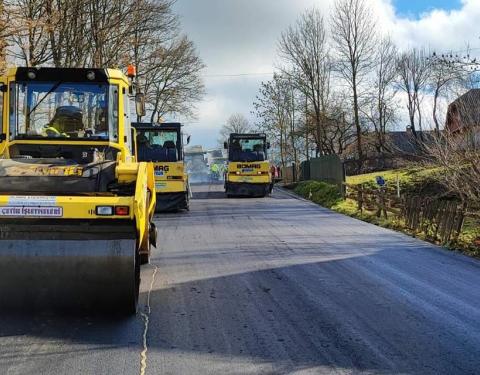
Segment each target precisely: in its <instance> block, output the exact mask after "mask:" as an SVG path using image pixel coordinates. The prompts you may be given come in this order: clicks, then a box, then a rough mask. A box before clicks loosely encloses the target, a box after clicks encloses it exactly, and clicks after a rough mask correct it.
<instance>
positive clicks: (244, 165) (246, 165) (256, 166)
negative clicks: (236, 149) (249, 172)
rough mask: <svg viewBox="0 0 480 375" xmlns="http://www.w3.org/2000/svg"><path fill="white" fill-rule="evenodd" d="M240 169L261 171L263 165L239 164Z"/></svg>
mask: <svg viewBox="0 0 480 375" xmlns="http://www.w3.org/2000/svg"><path fill="white" fill-rule="evenodd" d="M237 168H238V169H244V168H255V169H260V168H261V165H260V164H237Z"/></svg>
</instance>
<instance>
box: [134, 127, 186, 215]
mask: <svg viewBox="0 0 480 375" xmlns="http://www.w3.org/2000/svg"><path fill="white" fill-rule="evenodd" d="M133 126H134V128H135V131H136V134H137V158H138V160H139V161H145V162H149V163H152V164H153V168H154V170H155V188H156V191H157V206H156V212H164V211H176V210H180V209H185V210H188V209H189V201H190V187H189V182H188V174H187V172H186V170H185V164H184V150H183V133H182V131H181V127H182V125H181V124H180V123H161V124H152V123H140V122H137V123H133ZM189 142H190V137H187V144H188V143H189Z"/></svg>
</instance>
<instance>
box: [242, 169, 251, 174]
mask: <svg viewBox="0 0 480 375" xmlns="http://www.w3.org/2000/svg"><path fill="white" fill-rule="evenodd" d="M242 172H245V173H248V172H253V168H243V169H242Z"/></svg>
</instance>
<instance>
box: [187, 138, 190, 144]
mask: <svg viewBox="0 0 480 375" xmlns="http://www.w3.org/2000/svg"><path fill="white" fill-rule="evenodd" d="M189 143H190V136H188V137H187V145H188V144H189Z"/></svg>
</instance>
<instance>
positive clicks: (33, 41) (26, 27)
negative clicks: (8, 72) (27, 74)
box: [8, 0, 51, 66]
mask: <svg viewBox="0 0 480 375" xmlns="http://www.w3.org/2000/svg"><path fill="white" fill-rule="evenodd" d="M8 11H9V13H10V22H11V23H12V27H13V29H14V30H15V32H12V33H11V34H10V36H9V40H10V44H13V45H15V46H16V47H17V48H15V49H12V50H10V54H11V55H12V57H13V59H18V60H20V61H21V63H22V64H23V65H25V66H36V65H39V64H43V63H45V62H47V61H49V60H50V58H51V54H50V49H49V46H48V34H47V26H48V17H47V13H46V6H45V1H44V0H15V1H11V2H10V6H9V10H8Z"/></svg>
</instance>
